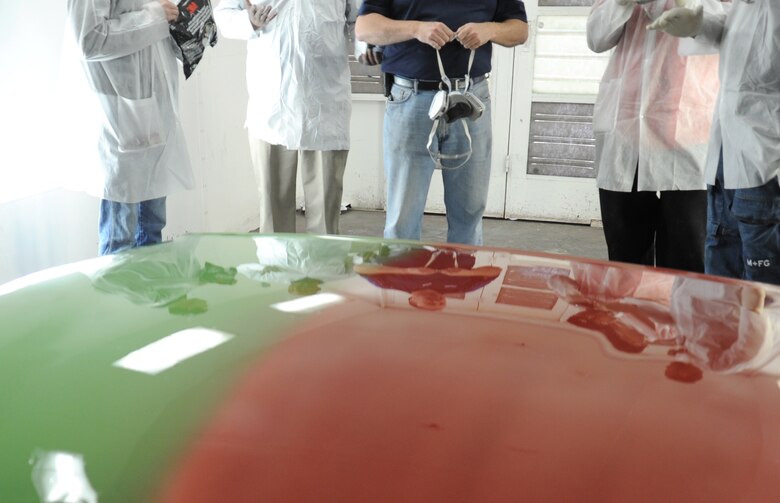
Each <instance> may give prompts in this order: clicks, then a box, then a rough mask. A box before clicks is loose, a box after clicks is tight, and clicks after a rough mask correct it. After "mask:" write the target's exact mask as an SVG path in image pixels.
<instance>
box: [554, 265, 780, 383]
mask: <svg viewBox="0 0 780 503" xmlns="http://www.w3.org/2000/svg"><path fill="white" fill-rule="evenodd" d="M572 270H573V273H574V277H573V278H571V277H568V276H560V275H559V276H554V277H552V278H551V279H550V286H551V288H552V289H553V290H555V291H556V292H557V293H558V294H559V295H560V296H561V297H562V298H564V299H565V300H567V301H568V302H570V303H571V304H573V305H577V306H581V307H583V308H584V310H583V311H580V312H578V313H576V314H574V315H573V316H571V317H570V318H569V319H568V320H567V321H568V322H569V323H571V324H574V325H577V326H579V327H582V328H587V329H590V330H596V331H598V332H600V333H602V334H603V335H604V336H605V337H606V338H607V340H608V341H609V342H610V344H611V345H612V346H613V347H614V348H615V349H617V350H618V351H621V352H625V353H635V354H639V353H642V352H643V351H644V350H645V349H646V348H647V347H648V346H651V345H656V346H668V347H669V351H668V354H669V355H670V356H674V357H675V359H676V360H677V361H675V362H672V363H670V365H669V366H668V367H667V370H666V375H667V377H669V378H670V379H675V380H679V381H684V382H693V381H696V380H698V379H700V378H701V377H702V372H701V370H700V368H705V369H708V370H712V371H717V372H739V371H741V370H745V369H755V368H758V367H760V366H761V365H764V364H766V363H767V362H768V361H769V360H770V359H771V357H772V356H773V355H774V352H775V351H774V347H773V346H774V330H773V325H772V324H773V320H774V318H775V317H776V316H777V313H776V312H775V311H776V310H777V309H776V308H775V307H774V306H772V305H771V302H768V301H767V297H766V295H767V293H766V290H765V289H764V287H763V286H761V285H757V284H751V283H743V282H737V281H730V280H724V279H720V278H707V279H703V278H698V277H688V276H675V275H672V274H665V273H659V272H652V271H642V270H640V269H629V268H616V267H610V266H604V265H596V264H572Z"/></svg>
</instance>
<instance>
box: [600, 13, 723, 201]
mask: <svg viewBox="0 0 780 503" xmlns="http://www.w3.org/2000/svg"><path fill="white" fill-rule="evenodd" d="M703 5H704V8H705V10H706V11H707V12H722V6H721V2H720V1H718V0H703ZM674 6H675V2H674V0H656V1H654V2H651V3H648V4H644V5H642V6H639V5H635V4H630V5H628V6H621V5H619V4H618V3H617V2H615V1H614V0H596V1H595V2H594V4H593V7H592V9H591V11H590V15H589V16H588V21H587V39H588V46H589V47H590V48H591V50H593V51H595V52H604V51H608V50H610V49H612V48H614V49H615V51H614V53H613V54H612V57H611V58H610V61H609V65H608V66H607V69H606V71H605V72H604V77H603V79H602V81H601V85H600V88H599V95H598V98H597V99H596V105H595V109H594V115H593V131H594V134H595V136H596V167H597V170H598V174H597V178H596V181H597V185H598V186H599V188H602V189H606V190H612V191H618V192H630V191H631V187H632V183H633V180H634V174H635V173H636V169H637V163H638V169H639V171H638V174H637V176H638V185H637V188H638V190H640V191H659V190H703V189H704V188H705V183H704V162H705V156H706V152H707V140H708V137H709V130H710V124H711V120H712V109H713V107H714V103H715V98H716V95H717V91H718V79H717V68H718V59H717V56H716V55H714V54H710V55H707V56H695V57H686V56H683V55H681V54H690V53H704V52H707V51H709V52H710V53H713V52H714V51H713V50H712V46H711V45H709V44H703V45H701V47H697V45H699V44H697V42H695V41H693V40H691V39H689V40H685V41H682V40H681V39H679V38H677V37H673V36H671V35H668V34H666V33H663V32H657V31H647V30H646V29H645V27H646V26H647V25H648V24H650V23H651V22H652V21H653V20H654V19H656V18H657V17H658V16H660V15H661V14H662V13H663V11H664V10H665V9H669V8H672V7H674Z"/></svg>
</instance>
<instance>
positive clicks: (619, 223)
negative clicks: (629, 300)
mask: <svg viewBox="0 0 780 503" xmlns="http://www.w3.org/2000/svg"><path fill="white" fill-rule="evenodd" d="M599 201H600V203H601V221H602V223H603V224H604V238H605V239H606V241H607V255H608V256H609V260H612V261H616V262H628V263H632V264H643V265H650V266H652V265H655V229H656V219H657V217H658V211H659V210H658V206H659V201H658V197H657V196H656V194H655V192H648V191H642V192H638V191H637V180H636V176H635V177H634V186H633V187H632V189H631V192H616V191H612V190H604V189H599Z"/></svg>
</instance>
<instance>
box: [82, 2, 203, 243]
mask: <svg viewBox="0 0 780 503" xmlns="http://www.w3.org/2000/svg"><path fill="white" fill-rule="evenodd" d="M67 12H68V21H69V24H70V28H71V30H72V32H73V35H74V37H75V40H76V44H77V46H78V48H79V50H80V53H81V59H82V66H83V68H84V71H85V73H86V77H87V80H88V81H89V85H90V87H91V89H92V90H93V91H94V94H95V96H96V97H97V101H98V102H99V104H100V107H99V108H100V111H101V115H102V116H101V121H100V122H101V124H100V136H99V139H98V155H99V159H100V164H101V168H102V172H103V183H102V192H101V193H100V196H101V198H102V200H101V202H100V221H99V249H98V252H99V253H100V254H101V255H106V254H110V253H115V252H118V251H121V250H125V249H128V248H134V247H137V246H144V245H150V244H155V243H159V242H161V241H162V229H163V227H165V223H166V211H165V199H166V196H167V195H168V194H171V193H173V192H175V191H178V190H183V189H191V188H193V187H194V179H193V174H192V166H191V163H190V158H189V154H188V152H187V145H186V142H185V138H184V131H183V129H182V126H181V123H180V121H179V115H178V110H179V107H178V99H179V90H178V85H179V68H178V65H177V62H176V54H177V51H176V48H175V43H174V41H173V39H172V37H171V35H170V30H169V23H171V22H173V21H175V20H176V18H177V17H178V15H179V10H178V8H177V7H176V5H175V4H173V3H171V2H170V1H169V0H150V1H146V2H144V1H140V0H68V3H67Z"/></svg>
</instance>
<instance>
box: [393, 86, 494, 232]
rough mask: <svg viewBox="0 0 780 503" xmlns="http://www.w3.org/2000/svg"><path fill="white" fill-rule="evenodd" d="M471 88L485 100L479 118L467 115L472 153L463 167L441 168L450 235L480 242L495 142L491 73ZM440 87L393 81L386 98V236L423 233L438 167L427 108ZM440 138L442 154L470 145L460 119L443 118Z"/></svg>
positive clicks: (462, 149) (439, 132)
mask: <svg viewBox="0 0 780 503" xmlns="http://www.w3.org/2000/svg"><path fill="white" fill-rule="evenodd" d="M471 91H472V92H473V93H474V94H475V95H476V96H477V97H478V98H479V99H480V100H482V103H484V105H485V111H484V113H483V114H482V117H480V118H479V119H477V120H476V121H471V120H466V122H467V124H468V127H469V132H470V134H471V138H472V142H473V143H472V154H471V158H470V159H469V160H468V162H466V164H465V165H463V166H461V167H460V168H457V169H444V170H442V178H443V181H444V205H445V208H446V211H447V241H448V242H450V243H465V244H473V245H480V244H482V215H483V214H484V212H485V206H486V204H487V194H488V183H489V181H490V164H491V151H492V145H493V134H492V130H491V120H490V88H489V85H488V81H487V79H486V80H483V81H482V82H480V83H478V84H476V85H475V86H473V87H472V89H471ZM436 92H437V91H415V90H414V89H410V88H407V87H402V86H398V85H393V88H392V90H391V96H390V98H389V99H388V101H387V109H386V110H385V122H384V150H385V154H384V161H385V177H386V179H387V217H386V221H385V232H384V235H385V237H386V238H399V239H418V240H419V239H420V235H421V233H422V218H423V212H424V210H425V200H426V199H427V197H428V189H429V187H430V185H431V176H432V175H433V171H434V169H435V168H434V162H433V160H432V159H431V157H430V154H429V153H428V149H427V147H426V145H427V143H428V135H429V134H430V132H431V127H432V126H433V121H432V120H431V119H430V118H429V117H428V109H429V108H430V106H431V101H432V100H433V96H434V95H435V94H436ZM437 138H438V142H439V145H440V149H441V152H442V153H443V154H449V155H455V154H459V153H463V152H466V151H468V140H467V138H466V135H465V132H464V129H463V125H462V124H461V121H460V120H457V121H455V122H453V123H451V124H446V123H444V121H441V122H440V124H439V129H438V131H437ZM448 164H452V161H450V163H447V162H446V161H445V166H446V165H448ZM454 164H455V165H457V164H459V162H455V163H454Z"/></svg>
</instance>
